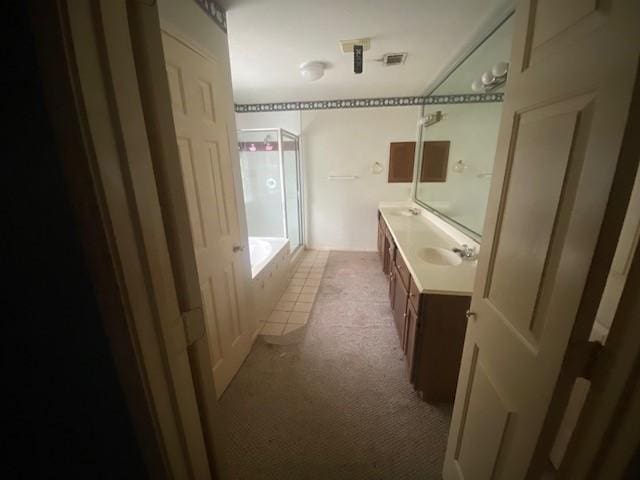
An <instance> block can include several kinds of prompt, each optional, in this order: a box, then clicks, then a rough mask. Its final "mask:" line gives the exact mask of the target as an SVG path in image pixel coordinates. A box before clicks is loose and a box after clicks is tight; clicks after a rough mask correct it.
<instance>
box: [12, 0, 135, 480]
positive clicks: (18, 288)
mask: <svg viewBox="0 0 640 480" xmlns="http://www.w3.org/2000/svg"><path fill="white" fill-rule="evenodd" d="M25 3H27V2H10V4H7V5H5V7H6V8H5V11H4V12H3V27H4V31H5V32H6V33H8V37H9V38H10V39H11V41H10V42H9V43H8V44H7V43H5V46H3V47H2V48H3V50H5V51H4V52H3V59H4V62H3V71H4V75H3V80H2V84H3V87H4V88H2V91H3V94H4V95H3V107H4V108H3V112H4V113H5V122H6V120H7V119H9V120H10V121H9V122H8V123H9V125H8V126H9V129H8V130H6V129H5V135H7V137H6V139H5V142H4V143H5V145H6V147H5V149H4V151H3V154H2V159H3V161H2V163H3V165H2V174H1V178H2V186H1V191H2V201H1V202H0V204H1V205H2V207H1V208H2V235H1V236H0V251H1V257H2V270H1V271H2V274H3V277H4V279H3V280H4V282H3V283H4V285H5V287H4V289H3V299H4V300H3V303H4V305H8V307H9V308H8V309H5V310H4V311H3V315H2V316H3V331H2V341H3V348H2V353H3V361H2V364H3V374H2V391H3V397H4V400H5V405H6V406H5V408H3V417H4V419H3V421H2V437H3V444H4V447H3V453H4V455H3V456H4V457H5V458H9V459H10V461H9V463H8V464H6V463H5V462H3V467H2V470H1V471H2V477H3V478H85V479H96V478H136V479H138V478H146V477H147V474H146V471H145V466H144V464H143V460H142V456H141V451H140V448H139V446H138V444H137V442H136V438H135V433H134V430H133V424H132V420H131V417H130V414H129V411H128V409H127V405H126V403H125V398H124V394H123V391H122V388H121V386H120V384H119V380H118V377H117V374H116V370H115V367H114V363H113V359H112V356H111V351H110V348H109V343H108V338H107V337H106V335H105V332H104V330H103V326H102V323H101V319H100V313H99V311H98V304H97V301H96V292H94V290H93V287H92V283H91V278H90V277H89V274H88V271H87V269H86V265H85V259H84V258H83V253H82V250H81V245H80V241H79V237H78V232H77V230H76V226H75V225H74V220H73V215H72V209H71V205H70V204H69V199H68V198H67V197H66V194H65V185H64V180H63V174H62V165H61V159H60V157H59V156H58V154H57V152H56V145H55V140H54V138H53V133H52V130H51V125H50V124H49V119H48V116H47V112H46V109H45V105H44V99H43V95H42V89H41V84H40V81H39V78H38V76H39V72H38V66H37V62H36V55H35V48H34V43H33V37H32V35H31V32H30V27H29V17H28V13H29V12H28V11H27V7H26V6H25ZM7 45H9V46H8V47H7ZM5 122H3V123H5ZM5 125H6V123H5ZM7 286H8V288H7ZM7 454H8V456H7Z"/></svg>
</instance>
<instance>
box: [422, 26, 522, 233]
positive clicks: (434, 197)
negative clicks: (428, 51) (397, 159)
mask: <svg viewBox="0 0 640 480" xmlns="http://www.w3.org/2000/svg"><path fill="white" fill-rule="evenodd" d="M511 24H512V21H511V19H510V18H507V19H506V20H505V21H504V22H502V23H501V24H500V26H499V27H498V28H496V29H495V30H494V31H493V32H492V33H491V34H490V35H489V36H488V37H486V38H485V39H484V41H482V42H481V43H480V45H478V47H477V48H476V49H475V50H473V51H472V53H471V54H470V55H469V56H467V57H466V58H465V59H464V60H462V61H461V62H460V63H459V65H458V66H457V67H456V68H455V69H454V70H453V71H452V73H451V74H450V75H449V76H447V77H446V78H445V79H444V80H443V81H442V82H441V83H440V84H439V85H437V86H436V88H434V89H432V90H431V91H430V92H428V95H434V96H436V95H437V96H439V95H447V96H455V95H460V94H464V95H469V94H481V93H501V92H503V90H504V84H505V80H506V79H507V76H508V74H507V71H508V64H507V62H508V61H509V58H510V54H511V33H512V26H511ZM498 99H501V96H499V97H498ZM437 111H441V112H442V115H438V116H437V117H438V118H439V121H436V122H426V124H425V126H423V128H422V129H421V131H420V133H419V135H418V143H417V144H418V145H421V147H420V148H421V149H422V151H421V152H420V155H419V156H418V158H421V160H422V161H421V162H420V165H419V171H418V175H417V176H416V182H417V185H416V189H415V200H416V201H417V202H418V203H419V204H421V205H422V206H425V207H427V208H429V209H431V210H433V211H435V212H436V213H437V214H439V215H440V216H441V217H443V218H444V219H445V220H447V221H449V223H452V224H453V225H455V226H456V227H458V228H460V229H461V230H463V231H465V233H467V234H469V235H470V236H472V237H473V238H475V239H476V240H478V239H479V238H480V235H481V233H482V226H483V223H484V216H485V210H486V207H487V199H488V196H489V187H490V184H491V174H492V172H493V160H494V156H495V151H496V143H497V138H498V129H499V126H500V116H501V113H502V102H501V101H495V99H492V98H487V97H486V96H483V97H481V96H478V101H477V102H473V101H472V102H469V103H447V104H438V105H425V106H424V108H423V111H422V115H423V117H426V116H428V115H430V114H431V115H432V116H433V114H435V113H437ZM434 178H437V180H434Z"/></svg>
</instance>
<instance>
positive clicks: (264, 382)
mask: <svg viewBox="0 0 640 480" xmlns="http://www.w3.org/2000/svg"><path fill="white" fill-rule="evenodd" d="M220 414H221V417H222V418H223V420H224V424H225V425H224V427H225V430H226V431H225V442H224V443H225V444H226V445H225V449H224V450H225V451H224V457H225V458H224V459H225V463H227V467H226V469H225V470H227V469H228V470H229V471H230V472H231V475H230V478H239V479H251V480H253V479H280V480H287V479H309V480H313V479H323V480H327V479H367V480H372V479H396V480H400V479H422V480H430V479H439V478H441V474H440V472H441V470H442V461H443V456H444V450H445V445H446V438H447V433H448V428H449V421H450V414H451V408H450V407H449V406H431V405H429V404H427V403H425V402H423V401H422V400H420V399H419V398H418V397H417V396H416V394H415V392H414V391H413V389H412V388H411V386H410V385H409V383H408V381H407V379H406V376H405V366H404V361H403V358H402V351H401V350H400V348H399V342H398V338H397V336H396V333H395V329H394V327H393V323H392V318H391V310H390V308H389V303H388V299H387V282H386V279H385V278H384V275H383V274H382V272H381V268H380V263H379V260H378V257H377V255H376V254H374V253H353V252H332V253H331V255H330V256H329V261H328V264H327V268H326V270H325V274H324V277H323V279H322V282H321V284H320V290H319V293H318V297H317V299H316V303H315V305H314V308H313V311H312V314H311V317H310V319H309V325H308V330H307V332H306V334H305V337H304V339H303V340H302V341H301V342H300V343H298V344H295V345H287V346H279V345H270V344H266V343H264V342H262V341H261V340H258V342H257V343H256V344H255V346H254V347H253V350H252V351H251V353H250V354H249V357H248V358H247V361H246V362H245V364H244V365H243V366H242V368H241V369H240V371H239V372H238V374H237V376H236V378H235V379H234V380H233V382H232V383H231V385H230V386H229V388H228V390H227V391H226V392H225V394H224V395H223V397H222V399H221V401H220Z"/></svg>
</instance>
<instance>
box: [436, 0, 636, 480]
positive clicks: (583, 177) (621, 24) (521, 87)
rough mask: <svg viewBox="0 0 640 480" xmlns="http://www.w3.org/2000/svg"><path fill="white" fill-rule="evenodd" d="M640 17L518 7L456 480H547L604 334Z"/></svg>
mask: <svg viewBox="0 0 640 480" xmlns="http://www.w3.org/2000/svg"><path fill="white" fill-rule="evenodd" d="M639 7H640V4H639V3H638V2H630V1H627V2H625V1H613V0H612V1H608V2H594V1H593V0H570V1H567V2H554V1H551V0H540V1H534V0H528V1H527V0H525V1H522V2H520V3H519V4H518V8H517V10H516V13H515V21H514V23H515V25H514V38H513V48H512V57H511V68H510V73H509V79H508V82H507V91H506V94H505V103H504V109H503V114H502V120H501V125H500V133H499V137H498V147H497V150H496V158H495V166H494V177H493V180H492V187H491V193H490V197H489V203H488V210H487V217H486V222H485V230H484V232H483V238H482V241H483V248H482V249H481V254H480V259H479V262H478V273H477V279H476V285H475V289H474V293H473V297H472V302H471V310H472V311H473V312H474V313H475V317H474V318H473V320H470V321H469V322H468V326H467V334H466V338H465V345H464V352H463V357H462V364H461V369H460V376H459V379H458V388H457V395H456V400H455V405H454V411H453V418H452V425H451V431H450V436H449V443H448V447H447V453H446V458H445V466H444V472H443V475H444V478H445V479H446V480H450V479H509V480H512V479H513V480H516V479H522V478H535V471H536V468H537V465H540V464H541V462H543V461H544V460H545V458H546V457H545V456H548V453H549V452H548V450H549V449H550V448H551V445H549V446H548V449H547V450H546V451H545V449H544V448H539V449H538V450H536V446H537V442H538V437H539V435H540V432H541V431H542V426H543V423H544V421H545V418H546V415H547V412H548V410H549V408H551V407H552V405H551V398H552V395H553V393H554V391H555V390H556V389H558V388H565V386H564V385H559V383H558V379H559V378H562V379H563V381H566V380H565V376H563V377H559V373H560V371H561V367H562V365H563V361H564V360H565V354H566V353H567V347H568V345H570V344H571V345H574V344H579V343H580V342H583V341H587V340H588V338H587V335H588V332H589V331H590V328H582V327H583V326H587V327H589V326H590V325H591V324H592V323H593V320H594V319H593V318H586V317H585V318H583V317H580V318H577V312H578V310H579V308H580V306H581V304H582V302H583V299H582V293H583V289H584V286H585V284H586V282H587V277H588V275H589V274H590V268H591V261H592V258H593V256H594V252H595V250H596V245H597V241H598V236H599V233H600V229H601V226H602V222H603V218H604V215H605V211H606V207H607V201H608V197H609V192H610V189H611V185H612V181H613V176H614V173H615V169H616V166H617V161H618V158H619V152H620V147H621V141H622V135H623V132H624V128H625V124H626V121H627V114H628V109H629V105H630V100H631V94H632V89H633V83H634V81H635V78H636V68H637V62H638V53H639V47H640V37H639V31H638V29H637V26H636V25H635V22H634V20H632V19H634V18H635V19H637V18H638V15H639V14H640V11H639V9H640V8H639ZM585 301H586V300H585ZM594 314H595V312H594ZM583 332H586V333H585V334H583ZM583 336H584V337H585V338H582V337H583ZM534 451H536V455H537V456H536V457H534ZM532 462H533V463H532ZM530 465H533V467H531V469H530ZM527 475H531V477H527Z"/></svg>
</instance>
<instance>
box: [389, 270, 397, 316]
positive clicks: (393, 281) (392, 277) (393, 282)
mask: <svg viewBox="0 0 640 480" xmlns="http://www.w3.org/2000/svg"><path fill="white" fill-rule="evenodd" d="M397 281H398V280H397V278H396V275H395V273H394V272H393V270H391V272H390V273H389V305H390V306H391V310H394V309H395V302H394V300H395V296H396V282H397Z"/></svg>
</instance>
